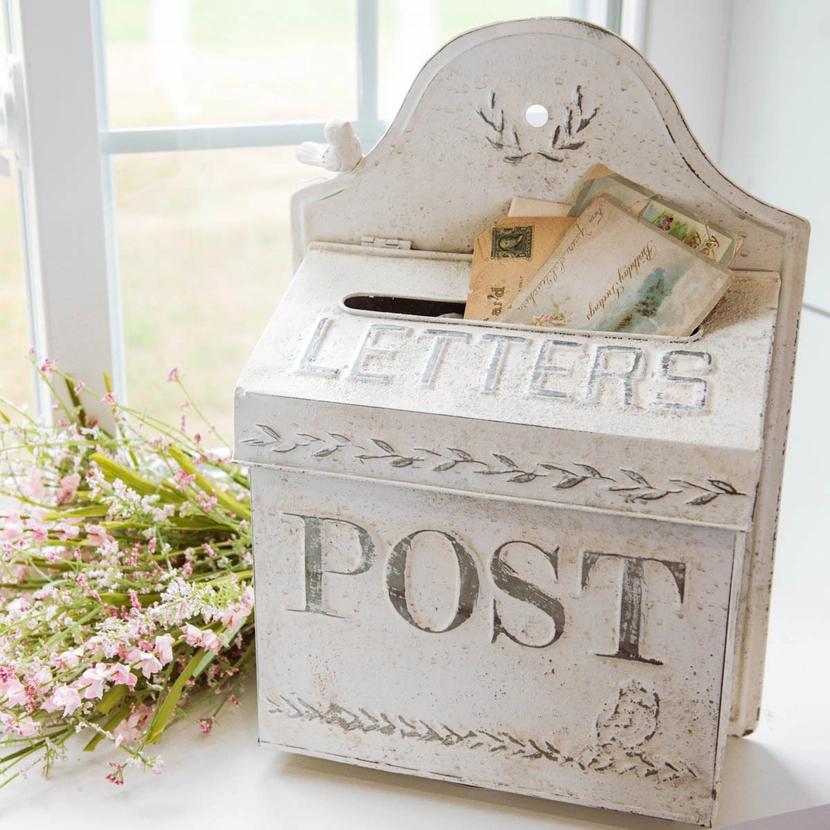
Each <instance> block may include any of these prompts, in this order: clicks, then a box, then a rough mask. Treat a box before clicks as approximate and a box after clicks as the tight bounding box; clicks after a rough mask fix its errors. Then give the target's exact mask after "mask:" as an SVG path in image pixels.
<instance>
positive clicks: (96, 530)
mask: <svg viewBox="0 0 830 830" xmlns="http://www.w3.org/2000/svg"><path fill="white" fill-rule="evenodd" d="M86 538H87V539H88V540H89V541H90V542H92V544H93V545H95V547H96V548H100V547H103V546H104V545H105V544H106V543H107V542H108V541H109V536H108V535H107V531H106V530H104V528H103V527H101V525H87V526H86Z"/></svg>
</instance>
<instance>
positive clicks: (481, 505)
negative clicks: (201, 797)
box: [236, 19, 808, 825]
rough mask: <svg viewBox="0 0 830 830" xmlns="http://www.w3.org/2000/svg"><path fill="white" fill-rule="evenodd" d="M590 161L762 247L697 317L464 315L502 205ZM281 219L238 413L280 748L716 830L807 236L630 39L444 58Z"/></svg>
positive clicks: (759, 589) (746, 697) (264, 659)
mask: <svg viewBox="0 0 830 830" xmlns="http://www.w3.org/2000/svg"><path fill="white" fill-rule="evenodd" d="M537 103H541V104H542V105H543V106H544V107H546V108H547V110H548V113H549V115H550V120H549V122H548V124H546V125H545V126H543V127H534V126H531V125H530V124H528V123H527V122H526V120H525V111H526V109H527V107H528V106H529V105H531V104H537ZM596 163H604V164H606V165H608V166H609V167H611V168H613V169H614V170H616V171H618V172H620V173H621V174H622V175H624V176H626V177H628V178H630V179H633V180H635V181H639V182H641V183H643V184H644V185H645V186H647V187H649V188H651V189H652V190H654V191H655V192H658V193H660V194H661V195H663V196H664V197H666V198H669V199H671V200H673V201H674V202H677V203H681V204H684V205H687V206H688V208H689V209H691V210H693V211H694V212H696V213H698V214H700V215H702V216H705V217H707V218H709V219H710V221H712V222H716V223H717V224H719V225H721V226H722V227H725V228H727V229H729V230H731V231H733V232H736V233H740V234H742V235H743V236H744V237H745V242H744V244H743V248H742V250H741V253H740V257H739V258H738V261H737V263H736V264H735V268H736V271H735V276H734V280H733V283H732V285H731V288H730V289H729V291H728V293H727V295H726V297H725V298H724V299H723V300H722V301H721V303H720V304H719V305H718V306H717V309H716V310H715V312H714V313H713V314H712V315H711V316H710V317H709V318H708V319H707V320H706V322H705V323H704V325H703V326H702V327H701V329H700V330H699V331H698V332H696V333H695V334H694V335H693V336H691V337H688V338H666V337H653V336H620V335H610V334H601V333H600V334H598V333H590V334H589V333H581V332H578V331H566V330H551V329H547V330H545V329H538V328H529V327H524V326H507V325H499V324H495V323H476V322H470V321H463V320H460V319H457V317H456V318H453V317H452V316H444V315H447V314H451V313H452V312H457V311H458V310H459V309H460V308H461V304H462V303H463V300H464V297H465V296H466V290H467V280H468V275H469V267H470V266H469V262H470V256H469V252H470V251H471V249H472V242H473V239H474V236H475V234H476V233H477V232H479V231H480V230H481V229H483V228H485V227H487V226H488V225H489V224H490V223H492V222H493V221H494V220H495V219H496V218H498V217H499V216H501V215H504V214H505V213H506V210H507V207H508V204H509V202H510V199H511V197H512V196H513V195H515V194H520V195H524V196H531V197H536V198H542V199H549V200H553V201H564V200H565V199H567V198H568V196H569V195H570V194H571V193H572V191H573V189H574V187H575V186H576V184H577V182H578V181H579V179H580V177H581V176H582V175H583V174H584V172H585V171H586V170H587V169H588V168H589V167H590V166H591V165H593V164H596ZM293 221H294V235H295V246H296V255H297V257H296V258H297V264H298V269H297V273H296V276H295V278H294V280H293V282H292V283H291V286H290V288H289V290H288V292H287V294H286V296H285V298H284V299H283V301H282V302H281V304H280V306H279V308H278V309H277V310H276V312H275V314H274V316H273V318H272V320H271V322H270V323H269V325H268V328H267V329H266V331H265V333H264V335H263V336H262V338H261V340H260V342H259V344H258V345H257V347H256V349H255V351H254V353H253V355H252V357H251V359H250V361H249V363H248V365H247V367H246V369H245V370H244V372H243V374H242V377H241V379H240V381H239V386H238V388H237V392H236V395H237V397H236V457H237V459H238V460H239V461H240V463H242V464H244V465H246V466H247V467H249V468H250V470H251V478H252V491H253V516H254V556H255V569H256V602H257V654H258V673H259V677H258V689H259V721H260V725H259V730H260V736H261V739H262V741H263V742H266V743H272V744H274V745H276V746H279V747H282V748H285V749H288V750H291V751H296V752H301V753H307V754H310V755H315V756H319V757H323V758H331V759H335V760H340V761H348V762H350V763H355V764H362V765H365V766H370V767H375V768H378V769H382V770H390V771H394V772H405V773H411V774H416V775H422V776H427V777H431V778H438V779H443V780H447V781H454V782H463V783H466V784H473V785H478V786H481V787H488V788H492V789H502V790H509V791H512V792H517V793H525V794H530V795H535V796H541V797H544V798H551V799H561V800H563V801H568V802H573V803H578V804H585V805H593V806H601V807H607V808H612V809H618V810H625V811H630V812H637V813H643V814H649V815H654V816H662V817H666V818H671V819H677V820H682V821H690V822H697V823H699V824H703V825H708V824H710V823H711V821H712V816H713V809H714V806H715V801H716V797H717V788H718V779H719V770H720V766H721V761H722V757H723V749H724V745H725V741H726V736H727V734H729V733H732V734H744V733H746V732H749V731H751V730H752V729H753V728H754V725H755V723H756V720H757V716H758V705H759V699H760V682H761V673H762V666H763V656H764V641H765V636H766V621H767V605H768V599H769V589H770V578H771V573H772V558H773V546H774V536H775V524H776V512H777V506H778V497H779V488H780V482H781V471H782V463H783V451H784V443H785V436H786V429H787V416H788V409H789V402H790V394H791V380H792V364H793V358H794V354H795V339H796V331H797V323H798V314H799V307H800V302H801V293H802V283H803V272H804V261H805V255H806V245H807V236H808V228H807V224H806V223H805V222H804V221H803V220H801V219H798V218H797V217H794V216H791V215H789V214H786V213H783V212H781V211H778V210H775V209H773V208H771V207H769V206H767V205H765V204H763V203H761V202H759V201H757V200H755V199H753V198H752V197H750V196H749V195H747V194H746V193H744V192H743V191H741V190H739V189H738V188H737V187H736V186H735V185H733V184H731V183H730V182H729V181H728V180H726V179H725V178H724V177H723V176H722V175H721V174H720V173H718V171H717V170H716V169H715V168H714V167H713V166H712V164H711V163H710V162H709V161H708V160H707V159H706V157H705V156H704V155H703V153H702V152H701V150H700V149H699V148H698V146H697V145H696V144H695V142H694V139H693V138H692V136H691V134H690V133H689V130H688V128H687V127H686V125H685V123H684V121H683V119H682V117H681V115H680V113H679V112H678V109H677V106H676V105H675V103H674V101H673V99H672V97H671V95H670V93H669V91H668V90H667V89H666V87H665V85H664V84H663V82H662V81H661V80H660V79H659V78H658V77H657V75H656V74H655V73H654V71H653V70H652V69H651V67H649V66H648V64H646V63H645V61H644V60H643V59H642V58H641V57H640V56H639V55H638V54H637V53H636V52H635V51H634V50H633V49H632V48H631V47H630V46H628V45H627V44H626V43H624V42H623V41H622V40H620V39H619V38H617V37H615V36H613V35H611V34H609V33H607V32H605V31H604V30H602V29H598V28H595V27H593V26H589V25H586V24H583V23H579V22H576V21H573V20H556V19H542V20H526V21H517V22H512V23H504V24H498V25H494V26H489V27H485V28H482V29H478V30H475V31H472V32H469V33H467V34H465V35H463V36H461V37H459V38H457V39H456V40H453V41H452V42H451V43H449V44H448V45H447V46H446V47H444V49H442V50H441V51H440V52H439V53H438V54H437V55H436V56H435V57H434V58H433V59H432V60H431V61H430V62H429V63H428V64H427V65H426V66H425V67H424V69H423V70H422V71H421V73H420V74H419V75H418V77H417V79H416V80H415V83H414V85H413V87H412V89H411V90H410V92H409V94H408V96H407V98H406V100H405V102H404V104H403V107H402V109H401V111H400V113H399V114H398V116H397V117H396V119H395V120H394V122H393V123H392V125H391V126H390V128H389V130H388V131H387V133H386V135H385V136H384V137H383V139H382V140H381V141H380V143H379V144H378V146H377V147H376V148H375V149H373V150H372V151H371V152H370V153H369V155H368V156H367V157H366V158H365V159H364V160H363V161H362V162H361V163H360V164H359V166H358V167H357V168H356V169H355V170H354V171H353V172H350V173H346V174H342V175H339V176H337V177H335V178H333V179H331V180H329V181H326V182H324V183H322V184H317V185H314V186H311V187H308V188H306V189H304V190H302V191H300V192H299V193H298V194H297V195H296V196H295V199H294V202H293Z"/></svg>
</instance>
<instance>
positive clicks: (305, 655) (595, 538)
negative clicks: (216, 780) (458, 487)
mask: <svg viewBox="0 0 830 830" xmlns="http://www.w3.org/2000/svg"><path fill="white" fill-rule="evenodd" d="M252 484H253V493H254V538H255V551H254V552H255V567H256V592H257V654H258V665H259V668H258V672H259V680H258V682H259V705H260V708H259V717H260V736H261V738H262V739H263V740H264V741H267V742H273V743H276V744H279V745H281V746H283V747H286V748H289V749H294V750H299V751H302V752H307V753H310V754H314V755H320V756H324V757H332V758H336V759H340V760H349V761H353V762H355V763H360V764H365V765H373V766H378V767H380V768H384V769H390V770H394V771H398V772H409V773H413V774H419V775H426V776H430V777H437V778H444V779H448V780H453V781H460V782H464V783H467V784H474V785H479V786H483V787H490V788H497V789H506V790H511V791H515V792H520V793H527V794H532V795H538V796H542V797H546V798H557V799H563V800H567V801H572V802H576V803H581V804H586V805H592V806H603V807H609V808H614V809H621V810H626V811H636V812H642V813H647V814H653V815H659V816H665V817H670V818H676V819H682V820H686V821H694V822H698V823H707V822H709V821H710V819H711V809H712V804H713V789H714V788H715V786H716V767H717V762H718V757H719V752H720V749H721V748H722V741H723V738H722V737H719V736H720V735H721V727H720V723H721V709H722V705H721V704H722V687H723V682H724V677H723V669H724V654H725V648H726V640H727V630H728V620H729V617H730V596H731V590H732V573H733V547H734V541H735V537H734V534H732V533H729V532H727V531H724V530H719V529H713V528H703V527H695V526H692V525H676V524H670V523H666V522H654V521H652V520H648V519H636V518H625V517H619V516H609V515H604V514H600V513H595V512H589V511H581V510H568V509H561V508H558V507H551V506H547V505H540V504H529V503H522V502H518V501H511V500H504V499H496V498H492V497H482V496H469V495H461V494H457V493H442V492H439V491H433V490H427V489H421V488H411V487H406V486H401V485H393V484H387V483H381V482H373V481H364V480H359V479H354V478H351V477H338V476H328V475H319V474H312V473H303V472H297V471H284V470H274V469H264V468H256V469H254V470H253V479H252Z"/></svg>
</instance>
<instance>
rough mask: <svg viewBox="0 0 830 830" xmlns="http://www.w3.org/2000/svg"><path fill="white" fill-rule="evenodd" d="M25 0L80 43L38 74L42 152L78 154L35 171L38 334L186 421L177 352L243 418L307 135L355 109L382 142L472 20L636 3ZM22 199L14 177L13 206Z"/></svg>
mask: <svg viewBox="0 0 830 830" xmlns="http://www.w3.org/2000/svg"><path fill="white" fill-rule="evenodd" d="M6 2H7V4H8V6H9V9H8V10H9V12H13V14H11V15H10V18H11V20H12V23H13V27H12V28H13V29H14V31H13V35H14V41H15V42H16V43H15V46H16V48H22V51H23V52H24V54H25V53H28V54H30V55H34V56H36V55H37V54H38V52H39V51H40V53H41V54H43V53H45V52H46V51H47V50H50V49H54V48H56V45H58V44H60V45H61V47H63V45H64V44H65V43H68V42H71V43H72V48H70V49H66V48H62V51H61V53H62V61H63V65H62V69H63V72H64V73H65V79H55V78H51V79H47V78H45V77H39V76H38V75H37V74H36V70H35V71H34V72H32V70H29V71H30V75H31V77H27V79H26V80H27V102H26V103H27V105H28V108H29V120H30V123H31V124H32V136H31V144H32V148H33V149H32V155H33V158H32V159H31V164H32V165H33V166H34V167H37V166H38V165H40V166H45V167H48V166H49V165H50V164H53V165H58V164H62V165H63V166H64V167H65V166H66V165H65V159H66V158H67V157H71V158H73V160H74V161H75V163H74V164H73V170H72V171H70V174H69V176H68V179H63V180H61V181H58V180H54V181H50V182H48V183H47V184H44V182H43V181H42V180H41V181H38V180H37V177H32V176H31V175H30V173H31V170H24V171H23V173H22V176H21V179H22V196H23V201H24V203H25V204H26V205H27V207H26V209H25V215H26V217H27V219H26V221H27V225H31V226H32V229H33V231H34V232H35V233H33V234H32V236H31V238H30V239H29V245H30V247H32V248H33V250H35V251H36V252H37V253H38V256H37V257H33V258H32V263H33V267H32V268H31V269H30V275H29V280H30V284H31V286H32V292H31V293H32V296H33V309H34V312H35V313H34V315H33V319H34V331H33V333H32V339H33V340H34V341H35V342H36V343H38V345H39V347H40V348H41V349H42V350H44V351H48V352H49V353H50V354H53V355H54V356H56V357H57V358H58V359H59V361H60V362H61V363H62V364H63V365H64V366H65V367H67V368H68V369H69V370H70V371H75V372H77V373H78V374H80V375H82V376H83V377H84V378H85V379H86V380H87V381H88V382H90V383H94V380H95V378H100V377H101V374H102V372H104V371H106V372H108V373H110V374H112V375H114V376H115V379H116V384H117V387H118V388H119V391H120V393H121V394H125V393H126V394H127V396H128V398H129V401H130V403H131V404H133V405H134V406H139V407H142V408H145V407H146V408H148V409H152V411H153V412H154V413H155V414H158V415H161V416H163V417H167V418H171V417H172V418H177V417H178V414H179V410H178V403H179V401H178V397H177V396H176V395H175V390H174V389H172V388H170V387H168V386H167V385H166V384H165V383H164V378H165V376H166V373H167V370H168V369H169V368H172V367H173V365H176V366H177V368H179V370H180V371H181V373H182V374H183V375H184V376H185V377H186V379H187V380H188V383H189V386H190V388H191V391H192V392H193V393H194V394H195V396H196V397H197V398H198V400H199V401H200V402H203V403H204V409H205V411H206V414H207V415H208V417H209V418H210V419H211V420H212V421H213V422H214V423H215V424H216V426H217V427H218V428H219V429H220V431H222V432H224V433H225V434H228V433H229V432H230V427H231V423H230V418H231V408H232V407H231V403H232V401H231V396H232V390H233V385H234V380H235V377H236V374H237V373H238V371H239V370H240V368H241V367H242V365H243V363H244V360H245V357H246V355H247V353H248V352H249V350H250V349H251V347H252V346H253V343H254V340H255V339H256V337H257V336H258V334H259V332H260V331H261V330H262V327H263V326H264V324H265V321H266V319H267V317H268V316H269V314H270V312H271V311H272V309H273V307H274V306H275V304H276V302H277V301H278V299H279V297H280V294H281V293H282V290H283V289H284V287H285V285H286V284H287V281H288V278H289V276H290V264H289V244H288V238H289V231H288V201H289V198H290V195H291V193H292V192H293V191H294V190H295V189H296V188H297V187H298V186H300V185H301V184H302V183H303V182H304V181H306V180H309V179H313V178H319V177H320V176H321V175H326V174H325V173H324V172H323V171H320V170H316V169H314V168H309V167H304V166H302V165H300V164H299V163H298V162H296V161H295V159H294V149H293V148H294V146H295V145H297V144H298V143H300V142H301V141H304V140H321V139H322V128H323V124H324V123H325V121H326V120H327V119H328V118H330V117H344V118H349V119H352V120H353V121H354V122H355V125H356V129H357V131H358V133H359V135H360V136H361V139H362V141H363V145H364V149H365V150H368V149H369V148H370V147H371V145H372V144H374V142H375V141H376V140H377V139H378V138H379V137H380V135H381V134H382V132H383V129H384V127H385V124H386V123H387V122H388V121H389V120H390V119H391V118H392V117H393V116H394V113H395V111H396V110H397V108H398V106H399V104H400V102H401V100H402V98H403V95H404V93H405V92H406V90H407V88H408V86H409V84H410V83H411V81H412V80H413V78H414V76H415V74H416V72H417V70H418V69H419V68H420V66H421V65H422V64H423V63H424V62H425V61H426V60H427V59H428V58H429V57H430V55H431V54H433V53H434V52H435V51H436V50H437V49H438V48H439V47H440V46H441V45H442V44H443V43H444V42H446V41H447V40H448V39H449V38H450V37H452V36H453V35H455V34H457V33H459V32H461V31H463V30H465V29H469V28H473V27H475V26H480V25H483V24H485V23H489V22H493V21H495V20H498V19H505V18H508V17H510V18H516V17H523V16H526V17H533V16H539V15H561V14H570V15H571V16H580V17H583V18H589V19H592V20H595V21H597V22H601V23H607V22H609V21H610V22H611V23H613V24H614V25H615V27H616V28H619V20H618V18H619V10H620V3H619V2H614V0H609V2H607V3H606V2H598V0H516V2H514V3H512V4H510V6H509V7H504V6H503V5H501V4H495V3H489V4H488V3H484V4H483V3H480V2H478V0H458V1H457V2H455V0H454V2H452V3H446V2H442V1H441V0H424V2H418V3H412V2H409V0H355V1H354V2H353V3H347V2H344V0H315V2H314V3H313V4H297V3H290V2H287V0H280V1H279V2H275V0H237V2H235V3H233V4H231V3H226V2H220V0H198V2H188V0H66V2H65V3H61V4H58V5H57V6H56V4H54V2H50V0H6ZM93 58H94V61H93ZM46 63H48V62H46ZM32 64H33V65H34V61H32ZM93 64H94V65H93ZM27 66H28V62H27ZM93 70H94V71H93ZM47 81H49V83H47ZM56 83H57V84H59V85H60V84H61V83H65V93H64V94H61V95H60V96H57V95H55V89H54V85H55V84H56ZM47 89H48V95H47ZM67 96H68V97H69V98H70V99H71V100H70V101H69V103H68V104H67V105H66V108H65V109H61V107H58V106H56V105H55V100H56V99H57V100H60V101H62V102H63V101H65V99H66V97H67ZM90 131H91V132H92V134H93V135H95V136H96V142H95V146H94V147H91V146H90V145H89V144H88V143H85V138H84V136H86V138H87V139H88V137H89V134H90ZM36 132H37V133H38V134H37V135H36V134H35V133H36ZM56 135H60V137H61V143H60V144H59V143H58V142H57V141H56V140H55V136H56ZM53 169H54V168H53ZM73 176H74V179H73ZM40 178H41V179H42V178H43V177H40ZM60 187H63V188H64V189H65V190H66V191H69V190H70V189H71V190H72V195H71V197H70V196H69V195H68V194H67V193H66V192H64V193H63V194H60V193H56V192H55V191H56V189H57V188H60ZM47 191H48V192H47ZM69 198H71V200H72V201H71V204H72V209H73V210H74V211H76V212H77V214H78V215H79V216H82V217H83V219H84V221H83V223H82V224H79V226H78V227H77V228H75V229H72V228H70V229H67V228H64V227H58V226H57V223H56V221H55V215H54V214H50V211H49V210H44V209H43V206H44V205H50V204H52V203H53V201H54V200H55V199H57V200H58V201H59V202H60V200H61V199H64V202H63V205H64V208H65V207H66V204H67V202H66V201H65V200H67V199H69ZM14 211H16V207H15V197H14V194H13V192H11V189H10V184H9V182H8V180H0V217H2V218H3V219H5V218H6V216H7V215H9V214H12V213H13V212H14ZM18 238H19V233H18V231H17V229H15V228H14V223H13V222H6V221H4V222H3V224H2V229H0V246H2V247H0V253H3V252H5V251H6V250H8V249H10V248H12V247H14V246H17V248H16V251H17V253H16V256H17V259H16V260H15V258H14V256H10V257H5V256H4V257H3V260H2V263H0V291H3V296H4V299H5V298H6V294H7V293H9V296H10V302H12V303H16V306H14V308H15V309H16V311H15V312H14V313H13V314H12V315H10V318H13V322H12V320H11V319H6V320H4V321H3V322H0V326H4V327H5V328H4V329H3V331H4V332H6V331H8V334H9V336H5V337H3V341H2V342H3V348H4V349H8V348H9V346H8V344H9V343H14V342H16V340H21V341H23V340H24V339H25V334H24V332H25V320H26V316H25V314H23V309H24V305H23V304H24V298H23V293H24V292H23V288H22V286H23V280H21V279H20V273H21V270H22V265H21V261H20V246H19V245H18V243H17V241H16V240H17V239H18ZM58 249H60V250H62V251H63V253H64V256H62V257H58V256H56V255H55V254H54V252H55V251H56V250H58ZM44 250H45V251H46V252H47V254H48V255H45V256H41V254H42V252H43V251H44ZM12 295H13V296H12ZM4 307H5V305H4ZM11 307H12V306H11V305H10V306H9V308H11ZM79 332H82V333H83V335H82V336H80V337H79ZM21 346H22V347H24V348H25V343H22V342H21ZM24 348H22V349H21V350H24ZM4 356H6V355H5V353H4ZM17 363H18V364H19V366H20V369H19V370H18V369H15V368H13V367H14V364H15V361H14V360H5V361H4V369H3V373H4V374H3V377H2V382H3V384H4V386H6V387H7V391H8V393H9V394H13V395H15V396H17V397H19V396H20V391H19V388H17V387H19V386H20V383H21V380H20V377H24V378H25V376H26V369H25V364H24V363H23V361H17ZM15 373H16V374H15ZM23 383H25V380H24V381H23ZM15 384H16V386H15ZM98 385H99V386H100V384H98Z"/></svg>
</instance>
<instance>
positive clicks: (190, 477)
mask: <svg viewBox="0 0 830 830" xmlns="http://www.w3.org/2000/svg"><path fill="white" fill-rule="evenodd" d="M173 478H174V479H175V480H176V484H178V485H179V487H187V486H188V484H193V482H194V481H196V476H195V475H194V474H193V473H186V472H185V471H184V470H177V471H176V474H175V475H174V476H173Z"/></svg>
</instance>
